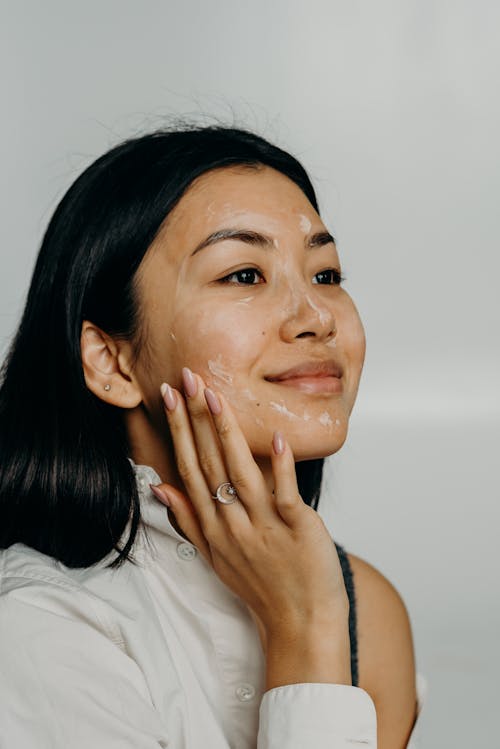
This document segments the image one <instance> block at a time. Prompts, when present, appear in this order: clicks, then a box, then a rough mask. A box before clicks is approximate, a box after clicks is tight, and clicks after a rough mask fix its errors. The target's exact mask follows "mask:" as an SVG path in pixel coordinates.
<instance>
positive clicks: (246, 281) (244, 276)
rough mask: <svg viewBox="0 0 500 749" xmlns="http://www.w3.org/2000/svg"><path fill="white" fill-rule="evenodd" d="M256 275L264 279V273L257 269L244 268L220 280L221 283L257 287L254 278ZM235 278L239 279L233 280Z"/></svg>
mask: <svg viewBox="0 0 500 749" xmlns="http://www.w3.org/2000/svg"><path fill="white" fill-rule="evenodd" d="M256 274H258V275H259V276H260V277H261V278H263V276H262V273H261V272H260V271H259V270H257V268H242V269H241V270H235V271H234V273H230V274H229V275H228V276H224V278H220V279H219V283H228V284H232V283H236V284H238V283H241V284H243V285H244V286H256V284H255V283H253V278H254V277H255V275H256ZM235 277H237V278H238V280H237V281H233V280H231V279H233V278H235Z"/></svg>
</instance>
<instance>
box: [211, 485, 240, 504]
mask: <svg viewBox="0 0 500 749" xmlns="http://www.w3.org/2000/svg"><path fill="white" fill-rule="evenodd" d="M212 499H217V500H218V501H219V502H222V504H223V505H232V504H233V502H236V500H237V499H239V497H238V495H237V493H236V489H235V488H234V486H233V485H232V484H231V483H230V482H229V481H224V483H223V484H220V485H219V486H218V487H217V489H216V491H215V494H212Z"/></svg>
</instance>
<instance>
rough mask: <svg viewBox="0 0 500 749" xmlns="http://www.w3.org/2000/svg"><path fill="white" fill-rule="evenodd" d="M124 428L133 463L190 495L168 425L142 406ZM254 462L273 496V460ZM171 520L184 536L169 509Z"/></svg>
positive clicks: (128, 417) (130, 413)
mask: <svg viewBox="0 0 500 749" xmlns="http://www.w3.org/2000/svg"><path fill="white" fill-rule="evenodd" d="M125 425H126V429H127V434H128V441H129V457H130V458H132V460H133V461H134V463H136V464H137V465H147V466H151V468H153V469H154V470H155V471H156V473H157V474H158V476H159V477H160V478H161V481H162V483H165V484H170V485H171V486H173V487H175V488H176V489H178V490H179V491H180V492H182V493H183V494H184V495H186V496H188V494H187V492H186V488H185V486H184V484H183V482H182V479H181V478H180V476H179V473H178V471H177V466H176V462H175V457H174V448H173V444H172V440H171V438H170V434H169V432H168V429H167V427H166V425H165V423H164V422H163V423H161V424H155V423H153V422H152V421H151V419H150V417H149V415H148V414H147V413H146V411H145V410H144V409H143V408H142V407H141V406H137V408H133V409H129V410H127V411H126V412H125ZM255 460H256V463H257V465H258V466H259V469H260V470H261V472H262V475H263V477H264V481H265V483H266V486H267V488H268V491H269V494H271V492H272V491H273V489H274V478H273V473H272V468H271V460H270V458H268V457H262V456H259V457H258V458H256V459H255ZM225 480H227V477H225V476H221V482H222V481H225ZM209 489H210V491H212V490H213V491H214V492H215V489H216V487H215V486H213V487H209ZM169 518H170V520H171V522H172V525H173V526H174V528H175V529H176V530H177V531H178V532H179V533H181V535H183V536H184V533H182V531H181V530H180V528H179V527H178V525H177V523H176V522H175V518H174V516H173V513H171V512H170V510H169Z"/></svg>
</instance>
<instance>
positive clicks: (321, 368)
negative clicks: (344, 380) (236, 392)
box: [264, 359, 343, 382]
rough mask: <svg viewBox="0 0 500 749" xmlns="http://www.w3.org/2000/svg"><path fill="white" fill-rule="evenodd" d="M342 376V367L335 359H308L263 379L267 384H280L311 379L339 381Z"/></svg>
mask: <svg viewBox="0 0 500 749" xmlns="http://www.w3.org/2000/svg"><path fill="white" fill-rule="evenodd" d="M342 375H343V370H342V367H341V366H340V364H339V363H338V362H337V361H336V360H335V359H322V360H319V359H316V360H311V359H309V360H308V361H303V362H299V364H296V365H295V366H294V367H290V368H289V369H285V370H283V371H282V372H278V373H277V374H270V375H266V376H265V378H264V379H266V380H268V381H269V382H282V381H283V380H290V379H295V378H312V377H336V378H338V379H340V378H341V377H342Z"/></svg>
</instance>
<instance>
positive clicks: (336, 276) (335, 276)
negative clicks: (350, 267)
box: [313, 268, 345, 286]
mask: <svg viewBox="0 0 500 749" xmlns="http://www.w3.org/2000/svg"><path fill="white" fill-rule="evenodd" d="M318 276H322V277H323V278H324V279H326V280H322V281H317V283H320V284H323V285H328V286H340V284H341V283H342V281H345V276H343V275H342V273H341V272H340V271H339V270H338V269H337V268H328V270H322V271H320V272H319V273H316V275H315V278H318ZM313 283H314V281H313Z"/></svg>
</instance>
